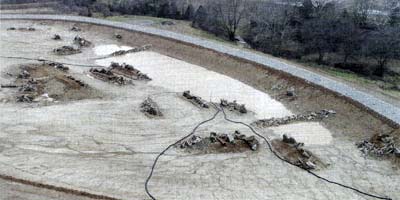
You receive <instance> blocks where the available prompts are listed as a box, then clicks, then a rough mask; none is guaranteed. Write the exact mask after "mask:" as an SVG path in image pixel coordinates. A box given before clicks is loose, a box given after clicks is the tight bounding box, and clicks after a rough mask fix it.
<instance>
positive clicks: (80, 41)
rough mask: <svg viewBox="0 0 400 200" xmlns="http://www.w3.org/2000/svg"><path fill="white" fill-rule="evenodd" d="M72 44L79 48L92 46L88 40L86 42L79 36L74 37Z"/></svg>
mask: <svg viewBox="0 0 400 200" xmlns="http://www.w3.org/2000/svg"><path fill="white" fill-rule="evenodd" d="M74 44H76V45H78V46H79V47H89V46H90V45H92V43H91V42H90V41H89V40H86V39H85V38H82V37H80V36H75V38H74Z"/></svg>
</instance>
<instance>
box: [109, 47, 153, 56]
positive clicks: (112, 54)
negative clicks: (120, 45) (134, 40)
mask: <svg viewBox="0 0 400 200" xmlns="http://www.w3.org/2000/svg"><path fill="white" fill-rule="evenodd" d="M151 47H152V45H151V44H146V45H143V46H141V47H133V48H132V49H128V50H118V51H115V52H113V53H111V54H110V55H108V56H107V57H113V56H122V55H125V54H128V53H136V52H140V51H147V50H149V49H150V48H151Z"/></svg>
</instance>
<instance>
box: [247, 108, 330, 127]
mask: <svg viewBox="0 0 400 200" xmlns="http://www.w3.org/2000/svg"><path fill="white" fill-rule="evenodd" d="M334 114H336V112H335V111H333V110H321V111H319V112H311V113H309V114H299V115H291V116H286V117H282V118H270V119H261V120H258V121H255V122H253V123H252V125H255V126H258V127H263V128H266V127H271V126H280V125H285V124H291V123H294V122H307V121H318V120H323V119H325V118H327V117H329V116H331V115H334Z"/></svg>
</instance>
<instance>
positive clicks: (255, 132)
mask: <svg viewBox="0 0 400 200" xmlns="http://www.w3.org/2000/svg"><path fill="white" fill-rule="evenodd" d="M213 105H214V106H215V107H216V109H217V110H218V111H217V112H216V113H215V114H214V116H213V117H212V118H210V119H208V120H205V121H203V122H201V123H200V124H198V125H197V126H196V127H195V128H194V129H193V131H192V132H190V134H188V135H186V136H185V137H183V138H181V139H180V140H178V141H177V142H175V143H173V144H171V145H169V146H168V147H167V148H166V149H164V151H162V152H161V153H160V154H158V156H157V157H156V159H155V160H154V163H153V165H152V167H151V171H150V174H149V176H148V177H147V179H146V182H145V190H146V193H147V195H148V196H149V197H150V198H151V199H153V200H156V198H155V197H154V196H153V195H152V194H151V193H150V191H149V189H148V184H149V181H150V179H151V178H152V176H153V172H154V169H155V166H156V165H157V162H158V159H159V158H160V157H161V156H162V155H163V154H164V153H165V152H166V151H168V150H169V149H170V148H171V147H173V146H175V145H177V144H179V143H180V142H182V141H184V140H185V139H187V138H188V137H190V136H192V135H193V134H194V133H195V132H196V130H197V129H198V128H199V127H200V126H201V125H203V124H205V123H207V122H210V121H212V120H214V119H215V117H216V116H217V115H218V114H219V113H220V112H221V111H222V113H223V114H224V119H225V120H226V121H228V122H231V123H234V124H241V125H243V126H246V127H248V128H249V129H250V130H251V131H252V132H253V133H254V134H255V135H257V136H258V137H260V138H262V139H263V140H264V141H265V143H267V146H268V148H269V150H270V151H271V152H272V153H273V154H274V155H275V156H276V157H277V158H278V159H280V160H282V161H283V162H286V163H288V164H290V165H292V166H295V167H297V168H300V169H302V170H304V171H306V172H308V173H309V174H311V175H312V176H314V177H316V178H318V179H321V180H323V181H325V182H327V183H330V184H334V185H338V186H340V187H343V188H346V189H349V190H353V191H355V192H357V193H360V194H362V195H365V196H369V197H372V198H375V199H384V200H392V199H391V198H389V197H383V196H377V195H374V194H370V193H367V192H363V191H361V190H359V189H357V188H354V187H351V186H348V185H344V184H342V183H338V182H335V181H331V180H329V179H327V178H324V177H321V176H319V175H318V174H316V173H314V172H312V171H311V170H308V169H304V168H302V167H299V166H297V165H295V164H294V163H291V162H290V161H288V160H286V159H285V158H283V157H282V156H280V155H279V154H278V153H277V152H276V151H275V150H274V149H273V147H272V145H271V143H270V141H269V140H268V139H267V138H266V137H264V136H263V135H261V134H259V133H257V131H255V130H254V128H253V127H251V126H250V125H249V124H246V123H244V122H241V121H234V120H231V119H229V118H228V117H227V115H226V113H225V111H224V109H223V108H222V107H221V108H219V107H218V106H216V105H215V104H213Z"/></svg>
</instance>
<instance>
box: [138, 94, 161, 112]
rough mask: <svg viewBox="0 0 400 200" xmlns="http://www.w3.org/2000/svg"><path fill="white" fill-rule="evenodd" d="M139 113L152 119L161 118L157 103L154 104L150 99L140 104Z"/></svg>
mask: <svg viewBox="0 0 400 200" xmlns="http://www.w3.org/2000/svg"><path fill="white" fill-rule="evenodd" d="M140 111H142V112H143V113H145V114H146V115H149V116H153V117H162V116H163V114H162V113H161V110H160V108H159V107H158V105H157V103H156V102H154V101H153V99H151V98H150V97H148V98H147V99H146V100H144V102H142V103H141V104H140Z"/></svg>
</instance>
